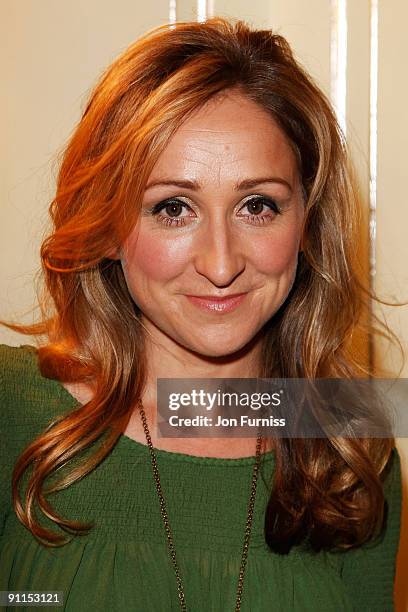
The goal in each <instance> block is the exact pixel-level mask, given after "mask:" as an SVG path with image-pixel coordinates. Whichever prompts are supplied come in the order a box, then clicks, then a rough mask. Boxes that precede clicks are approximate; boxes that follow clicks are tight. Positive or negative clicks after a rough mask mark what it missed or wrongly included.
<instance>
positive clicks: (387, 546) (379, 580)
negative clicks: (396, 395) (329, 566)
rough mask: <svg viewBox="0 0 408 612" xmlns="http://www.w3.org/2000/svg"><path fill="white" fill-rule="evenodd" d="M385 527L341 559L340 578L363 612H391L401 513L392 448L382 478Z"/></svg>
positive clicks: (399, 481)
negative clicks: (373, 538)
mask: <svg viewBox="0 0 408 612" xmlns="http://www.w3.org/2000/svg"><path fill="white" fill-rule="evenodd" d="M384 497H385V525H384V529H383V531H382V533H381V535H380V536H379V537H377V538H376V539H375V540H374V541H370V542H368V543H367V544H365V545H364V546H362V547H360V548H358V549H355V550H350V551H349V552H347V553H345V554H344V556H343V567H342V577H343V580H344V581H345V583H346V584H347V586H348V588H349V590H350V592H351V594H352V597H353V600H354V601H355V602H357V603H358V604H359V605H360V606H361V608H362V609H364V608H365V609H369V610H373V611H374V610H378V611H379V612H380V611H381V612H384V611H386V610H394V607H393V590H394V579H395V572H396V559H397V554H398V548H399V541H400V529H401V512H402V475H401V459H400V455H399V452H398V450H397V448H396V447H394V448H393V450H392V452H391V455H390V458H389V461H388V464H387V468H386V474H385V478H384ZM357 609H358V608H357Z"/></svg>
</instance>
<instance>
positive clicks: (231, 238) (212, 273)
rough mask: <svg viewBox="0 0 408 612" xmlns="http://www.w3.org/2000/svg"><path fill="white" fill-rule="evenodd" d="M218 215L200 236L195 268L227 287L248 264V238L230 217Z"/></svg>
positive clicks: (217, 284) (219, 284)
mask: <svg viewBox="0 0 408 612" xmlns="http://www.w3.org/2000/svg"><path fill="white" fill-rule="evenodd" d="M220 216H221V215H218V216H217V215H215V216H214V217H213V218H212V219H211V220H209V222H208V224H206V226H207V227H202V228H200V236H199V237H198V236H196V245H195V246H196V248H195V257H194V266H195V270H196V272H197V273H198V274H200V275H201V276H204V277H205V278H207V279H208V280H209V281H210V282H211V283H212V284H213V285H215V286H217V287H227V286H229V285H231V283H232V282H233V281H234V280H235V279H236V278H237V277H238V276H239V275H240V274H241V273H242V272H243V270H244V269H245V265H246V257H245V251H244V241H243V239H242V236H240V235H239V230H238V229H237V228H234V227H231V225H230V223H229V222H228V219H226V218H225V217H223V218H220Z"/></svg>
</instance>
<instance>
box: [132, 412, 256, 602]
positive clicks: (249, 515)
mask: <svg viewBox="0 0 408 612" xmlns="http://www.w3.org/2000/svg"><path fill="white" fill-rule="evenodd" d="M139 408H140V416H141V418H142V423H143V429H144V432H145V436H146V440H147V444H148V447H149V450H150V458H151V463H152V468H153V476H154V479H155V482H156V490H157V495H158V497H159V502H160V512H161V515H162V519H163V524H164V529H165V531H166V536H167V545H168V549H169V554H170V558H171V561H172V564H173V568H174V573H175V575H176V582H177V593H178V598H179V603H180V608H181V610H182V612H187V606H186V599H185V595H184V588H183V583H182V579H181V574H180V569H179V566H178V564H177V558H176V549H175V547H174V540H173V534H172V531H171V528H170V523H169V518H168V515H167V509H166V502H165V499H164V495H163V491H162V487H161V482H160V475H159V469H158V467H157V457H156V453H155V451H154V447H153V444H152V439H151V436H150V432H149V428H148V426H147V420H146V414H145V411H144V408H143V404H142V402H141V401H140V400H139ZM261 443H262V435H261V434H259V435H258V437H257V442H256V457H255V463H254V467H253V472H252V482H251V495H250V497H249V504H248V513H247V519H246V523H245V536H244V544H243V547H242V556H241V565H240V569H239V575H238V586H237V598H236V603H235V612H240V610H241V602H242V592H243V587H244V577H245V568H246V563H247V558H248V549H249V541H250V537H251V529H252V519H253V514H254V506H255V497H256V487H257V483H258V471H259V465H260V460H261Z"/></svg>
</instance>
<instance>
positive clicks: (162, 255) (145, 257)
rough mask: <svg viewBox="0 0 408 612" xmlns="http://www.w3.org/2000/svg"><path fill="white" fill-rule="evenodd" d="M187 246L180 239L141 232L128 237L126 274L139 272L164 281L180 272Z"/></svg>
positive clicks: (186, 255)
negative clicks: (164, 238) (165, 238)
mask: <svg viewBox="0 0 408 612" xmlns="http://www.w3.org/2000/svg"><path fill="white" fill-rule="evenodd" d="M189 251H190V249H189V246H188V244H186V243H185V242H184V241H181V240H163V238H160V239H159V238H158V236H154V234H148V233H146V234H144V233H142V232H140V233H139V235H138V236H137V238H136V237H130V238H129V239H128V241H127V243H126V247H125V257H126V261H127V271H128V274H129V273H130V275H132V273H134V274H139V275H140V274H141V275H142V276H143V277H146V278H147V279H150V280H154V281H166V280H169V279H171V278H174V277H176V276H178V275H179V274H181V273H182V271H183V270H184V268H185V266H186V263H187V261H188V257H189Z"/></svg>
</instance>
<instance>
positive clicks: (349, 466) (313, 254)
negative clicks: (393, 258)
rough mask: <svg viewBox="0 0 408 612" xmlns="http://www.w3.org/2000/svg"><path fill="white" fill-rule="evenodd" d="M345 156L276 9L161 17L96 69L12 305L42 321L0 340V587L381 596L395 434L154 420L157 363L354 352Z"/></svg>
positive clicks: (239, 363)
mask: <svg viewBox="0 0 408 612" xmlns="http://www.w3.org/2000/svg"><path fill="white" fill-rule="evenodd" d="M347 168H348V164H347V156H346V152H345V147H344V143H343V142H342V138H341V134H340V132H339V129H338V126H337V124H336V120H335V117H334V115H333V112H332V110H331V108H330V106H329V104H328V102H327V100H326V99H325V97H324V95H323V94H322V92H321V91H320V90H319V89H318V88H317V86H316V85H315V84H314V83H313V82H312V80H311V79H310V77H309V76H308V75H307V74H306V73H305V72H304V71H303V70H302V69H301V67H300V66H299V65H298V64H297V63H296V62H295V60H294V58H293V56H292V54H291V51H290V48H289V46H288V44H287V43H286V41H285V40H284V39H283V38H282V37H280V36H276V35H274V34H273V33H271V32H270V31H257V30H254V29H250V28H249V27H248V26H247V25H245V24H244V23H242V22H238V23H236V24H235V25H234V24H231V23H229V22H227V21H225V20H223V19H219V18H216V19H211V20H208V21H207V22H206V23H179V24H176V26H174V27H173V26H172V27H168V26H163V27H159V28H157V29H155V30H154V31H152V32H150V33H148V34H147V35H145V36H144V37H142V38H141V39H140V40H138V41H136V42H135V43H134V44H133V45H132V46H131V47H129V49H127V50H126V51H125V52H124V53H123V55H122V56H121V57H119V58H118V59H117V60H116V61H115V62H114V63H113V64H112V66H111V67H110V68H109V69H108V70H107V71H106V73H105V74H104V75H103V77H102V79H101V80H100V82H99V84H98V85H97V87H96V88H95V90H94V92H93V94H92V96H91V99H90V101H89V103H88V105H87V107H86V110H85V112H84V115H83V117H82V119H81V121H80V123H79V125H78V126H77V129H76V131H75V133H74V134H73V136H72V138H71V140H70V142H69V144H68V147H67V149H66V151H65V155H64V158H63V161H62V165H61V169H60V173H59V178H58V185H57V192H56V196H55V198H54V200H53V202H52V205H51V207H50V213H51V216H52V220H53V224H54V228H53V232H52V234H51V235H50V236H49V237H48V238H47V239H46V240H45V242H44V243H43V245H42V248H41V258H42V263H43V270H44V275H45V281H46V283H45V287H46V290H45V293H44V298H43V301H42V305H43V315H44V316H43V320H42V321H41V322H39V323H38V324H37V325H35V326H31V327H29V326H18V325H9V326H11V327H12V328H13V329H16V330H18V331H23V333H27V334H38V335H42V336H44V337H45V341H44V340H43V341H42V343H39V346H38V348H34V347H31V346H29V345H24V346H21V347H19V348H12V347H8V346H5V345H3V346H2V351H1V357H2V377H4V383H3V390H2V394H3V400H2V401H3V408H2V413H1V417H2V428H3V430H2V431H3V440H5V453H3V457H2V470H1V474H2V476H1V478H2V481H1V486H2V488H1V491H2V496H1V513H2V514H1V518H2V522H1V524H2V525H3V530H2V536H1V540H0V567H1V569H0V589H3V590H9V591H13V590H14V591H16V590H26V591H27V590H31V591H47V592H50V591H62V592H63V602H62V605H63V606H64V609H66V610H75V612H77V611H78V610H88V609H89V608H90V607H91V606H92V608H93V609H96V610H128V609H132V610H138V611H139V610H140V611H143V612H145V611H146V610H149V611H150V610H152V611H156V610H158V611H159V610H160V611H163V610H178V609H182V610H194V611H206V612H208V611H209V610H213V611H217V612H219V611H221V610H222V611H224V610H233V609H235V610H239V609H242V610H256V611H258V610H259V611H260V610H272V609H273V610H289V609H293V610H302V611H303V610H313V611H316V610H324V611H325V612H326V611H328V610H335V611H336V612H338V611H340V610H342V611H348V610H354V609H358V610H360V609H367V610H381V612H384V610H392V609H393V595H392V591H393V578H394V571H395V558H396V553H397V548H398V540H399V529H400V505H401V476H400V463H399V456H398V453H397V451H396V448H395V445H394V440H393V439H389V438H387V439H369V438H367V439H362V440H360V439H347V438H330V439H319V438H316V439H300V438H298V439H290V438H278V439H274V440H273V441H272V439H266V438H258V440H256V439H255V438H253V437H252V438H249V437H248V438H238V439H236V438H235V439H233V438H194V437H191V438H159V437H157V436H156V435H155V428H154V426H155V423H156V418H157V415H156V382H157V379H158V378H180V377H181V378H248V377H264V378H267V377H272V376H278V377H282V378H315V377H321V378H326V377H327V378H344V379H351V378H353V377H365V376H367V375H368V374H370V372H369V371H368V370H367V368H366V367H365V365H364V360H363V358H362V357H361V356H360V353H358V351H357V349H356V343H355V338H356V337H357V336H358V334H359V332H360V331H361V327H362V323H361V319H362V313H364V307H365V305H366V295H367V290H366V289H365V288H364V286H363V285H362V284H361V282H360V281H359V269H358V255H357V254H356V249H355V245H356V241H357V240H358V230H359V223H358V221H359V213H358V204H357V202H356V199H355V196H354V192H353V189H352V187H351V183H350V178H349V172H348V169H347ZM236 294H243V295H242V297H241V299H240V300H233V299H231V296H235V295H236ZM226 296H227V297H228V298H229V301H228V300H224V301H222V298H225V297H226ZM220 299H221V302H220ZM227 306H228V307H227ZM372 331H373V332H374V331H375V330H372ZM11 485H12V486H11ZM11 489H12V490H11ZM67 534H68V535H67Z"/></svg>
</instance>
